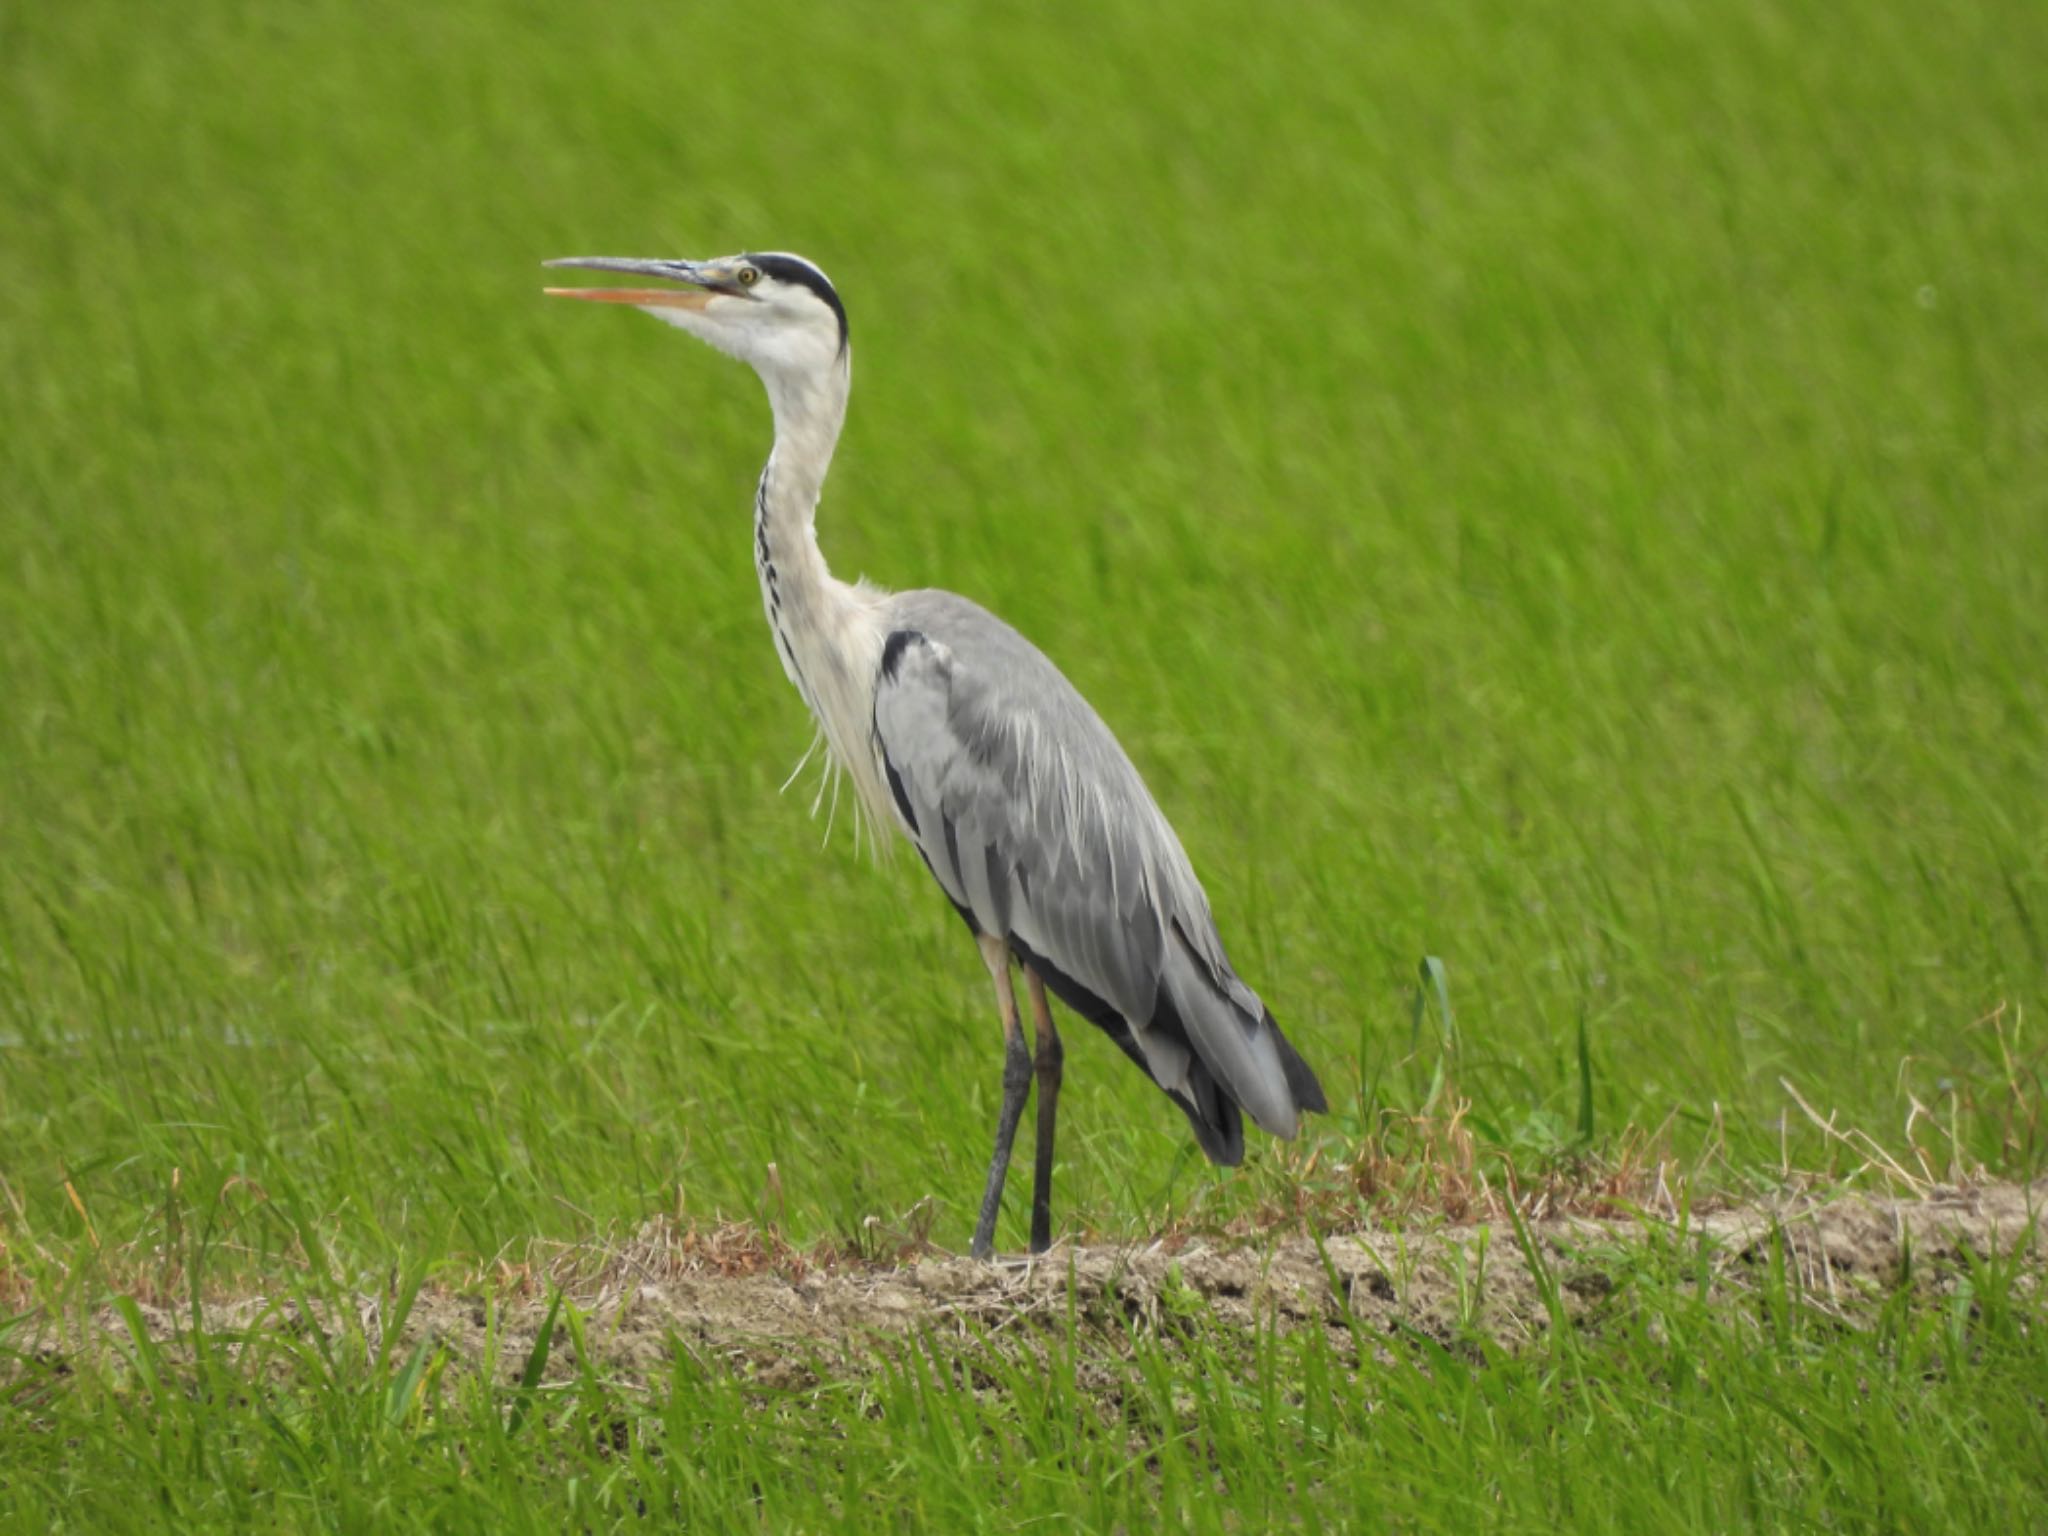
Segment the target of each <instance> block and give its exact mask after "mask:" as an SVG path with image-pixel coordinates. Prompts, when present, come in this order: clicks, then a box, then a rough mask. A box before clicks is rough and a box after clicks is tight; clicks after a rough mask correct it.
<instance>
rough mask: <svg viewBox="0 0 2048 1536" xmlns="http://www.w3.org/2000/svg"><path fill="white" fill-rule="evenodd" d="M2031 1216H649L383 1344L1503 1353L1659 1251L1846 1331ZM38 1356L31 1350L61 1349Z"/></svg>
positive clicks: (419, 1320)
mask: <svg viewBox="0 0 2048 1536" xmlns="http://www.w3.org/2000/svg"><path fill="white" fill-rule="evenodd" d="M2044 1205H2048V1182H2043V1183H2040V1184H2035V1185H2032V1186H2022V1185H2011V1184H2004V1185H1995V1184H1993V1185H1981V1186H1977V1187H1973V1188H1969V1189H1935V1190H1931V1191H1927V1192H1924V1193H1922V1194H1920V1195H1917V1196H1915V1197H1913V1198H1905V1199H1897V1198H1880V1197H1873V1196H1867V1195H1848V1196H1840V1195H1838V1196H1835V1197H1832V1198H1829V1197H1824V1196H1815V1195H1804V1196H1795V1197H1786V1198H1783V1199H1779V1200H1775V1201H1770V1202H1760V1203H1755V1204H1749V1205H1742V1206H1734V1207H1729V1208H1726V1209H1722V1210H1718V1211H1714V1212H1712V1213H1710V1214H1706V1215H1700V1216H1695V1217H1693V1218H1691V1219H1690V1220H1689V1221H1686V1222H1683V1223H1681V1222H1679V1221H1677V1220H1658V1219H1650V1218H1645V1217H1637V1218H1634V1219H1628V1220H1595V1219H1589V1218H1574V1217H1560V1218H1551V1219H1546V1220H1539V1221H1533V1222H1528V1223H1525V1224H1524V1225H1523V1227H1522V1233H1523V1234H1526V1241H1527V1248H1526V1249H1525V1247H1524V1238H1523V1237H1522V1236H1518V1234H1517V1231H1516V1228H1515V1226H1514V1224H1513V1223H1511V1222H1508V1221H1493V1222H1488V1223H1474V1224H1466V1225H1454V1226H1440V1227H1436V1228H1434V1229H1431V1230H1421V1231H1390V1230H1367V1231H1359V1232H1351V1233H1346V1234H1342V1235H1334V1236H1324V1237H1322V1238H1320V1239H1316V1238H1311V1237H1304V1236H1289V1237H1268V1238H1265V1239H1262V1240H1256V1241H1247V1242H1225V1241H1221V1240H1203V1239H1182V1240H1175V1241H1172V1242H1161V1243H1154V1244H1151V1245H1146V1246H1136V1247H1073V1246H1066V1245H1061V1246H1057V1247H1055V1248H1054V1249H1053V1250H1052V1251H1051V1252H1050V1253H1047V1254H1044V1255H1042V1256H1040V1257H1038V1258H1036V1259H1023V1258H1014V1259H999V1260H998V1261H997V1262H995V1263H993V1264H984V1263H977V1262H975V1261H973V1260H970V1259H967V1258H963V1257H958V1256H953V1255H948V1254H943V1253H938V1252H930V1251H928V1252H926V1253H924V1254H923V1255H921V1256H919V1257H916V1258H914V1259H911V1260H909V1261H907V1262H903V1263H896V1264H886V1265H885V1264H874V1263H861V1262H855V1261H845V1260H842V1261H837V1262H832V1263H826V1264H821V1263H817V1262H815V1261H813V1260H810V1259H807V1258H805V1257H804V1256H802V1255H798V1254H796V1253H795V1252H794V1251H793V1250H789V1249H786V1248H777V1247H775V1246H773V1245H771V1244H764V1243H763V1242H762V1241H760V1240H759V1239H758V1238H756V1237H754V1236H753V1235H751V1234H747V1233H743V1232H740V1231H739V1230H738V1229H725V1230H724V1231H722V1232H721V1233H719V1234H715V1235H714V1236H713V1237H712V1238H710V1239H705V1238H702V1237H700V1236H698V1235H697V1234H694V1233H686V1232H679V1231H677V1230H676V1229H674V1228H672V1227H670V1226H668V1225H667V1224H665V1223H650V1224H649V1225H648V1227H646V1228H644V1229H643V1230H642V1232H641V1233H640V1234H639V1235H638V1236H637V1237H636V1238H635V1239H634V1240H632V1241H630V1242H627V1243H624V1244H622V1245H617V1246H614V1247H609V1248H604V1249H593V1248H588V1247H586V1248H578V1249H564V1250H560V1251H558V1252H556V1253H555V1255H554V1256H553V1259H552V1261H551V1262H549V1263H548V1264H546V1265H544V1266H537V1267H522V1268H520V1269H508V1270H504V1271H502V1272H501V1274H500V1276H499V1278H498V1280H497V1282H496V1283H493V1284H491V1285H490V1286H488V1287H484V1288H481V1289H479V1290H477V1291H476V1292H474V1293H464V1292H463V1291H455V1290H450V1291H441V1292H434V1291H428V1292H425V1293H422V1294H421V1295H420V1296H419V1298H418V1300H417V1302H416V1304H415V1305H414V1307H413V1309H412V1311H411V1313H410V1315H409V1316H408V1317H407V1318H406V1319H405V1321H404V1323H403V1327H402V1337H401V1339H400V1340H399V1341H398V1342H399V1346H400V1348H401V1349H403V1350H408V1351H409V1350H410V1349H411V1348H412V1347H413V1343H414V1341H415V1340H417V1339H418V1338H421V1337H431V1338H433V1339H435V1340H438V1341H439V1342H440V1344H441V1345H442V1347H443V1348H445V1349H446V1350H447V1351H448V1352H449V1353H450V1355H451V1356H452V1357H453V1359H454V1360H455V1361H459V1362H461V1363H463V1364H465V1365H467V1366H468V1367H470V1368H477V1367H487V1368H489V1369H490V1370H491V1371H492V1372H493V1374H494V1375H496V1376H498V1377H500V1378H503V1379H507V1380H516V1379H517V1378H518V1376H519V1373H520V1371H521V1369H522V1368H523V1367H524V1365H525V1363H526V1361H527V1359H528V1356H529V1354H530V1352H531V1351H532V1349H533V1347H534V1344H535V1341H536V1339H537V1337H538V1336H539V1333H540V1331H541V1329H542V1327H543V1325H544V1320H545V1318H546V1317H547V1314H548V1305H549V1296H548V1293H549V1291H550V1290H551V1289H552V1288H553V1286H554V1285H555V1284H559V1285H561V1286H562V1288H563V1290H564V1293H565V1294H566V1295H567V1297H568V1299H569V1300H570V1301H571V1302H573V1303H574V1304H575V1305H576V1306H577V1307H578V1308H579V1309H580V1310H581V1313H582V1328H581V1330H580V1331H581V1335H582V1338H583V1341H584V1344H585V1345H586V1347H587V1348H588V1350H589V1352H590V1355H591V1356H592V1360H593V1363H594V1364H595V1365H596V1366H597V1368H598V1369H599V1370H600V1371H601V1372H602V1373H603V1374H604V1375H605V1376H607V1377H609V1378H611V1379H614V1380H620V1381H628V1382H631V1381H646V1380H650V1379H654V1378H658V1377H660V1376H661V1375H663V1374H664V1373H665V1372H666V1371H667V1370H668V1368H669V1366H670V1363H671V1361H672V1360H673V1359H674V1357H675V1355H676V1353H677V1351H679V1350H682V1351H688V1352H689V1353H690V1354H691V1355H693V1356H695V1357H696V1358H698V1359H699V1360H702V1361H706V1362H714V1361H716V1362H722V1363H724V1364H726V1365H728V1366H730V1367H732V1368H735V1369H738V1370H740V1371H742V1372H744V1373H746V1374H748V1375H750V1376H754V1377H756V1378H758V1379H760V1380H762V1381H763V1382H764V1384H775V1383H788V1384H792V1385H794V1384H798V1383H800V1382H803V1381H806V1380H809V1379H812V1378H813V1377H814V1376H815V1374H816V1373H818V1372H819V1371H820V1370H821V1369H824V1368H827V1367H829V1366H830V1365H831V1364H832V1363H833V1362H835V1361H836V1362H844V1361H846V1360H848V1359H849V1358H857V1357H859V1356H860V1355H862V1354H863V1353H872V1352H873V1351H874V1350H875V1349H876V1348H877V1347H878V1346H880V1347H883V1348H886V1347H887V1346H888V1344H889V1342H890V1341H892V1340H898V1341H900V1340H903V1339H906V1338H921V1339H931V1340H934V1341H937V1340H942V1339H944V1338H946V1337H949V1336H950V1337H954V1338H957V1339H960V1340H963V1341H965V1340H982V1341H990V1342H994V1343H996V1344H997V1345H1002V1344H1004V1343H1006V1342H1014V1343H1017V1344H1020V1345H1028V1344H1029V1343H1030V1342H1031V1341H1032V1340H1034V1339H1038V1338H1043V1337H1045V1336H1046V1335H1047V1333H1048V1332H1050V1331H1052V1330H1059V1331H1064V1330H1066V1329H1067V1328H1069V1327H1070V1326H1072V1327H1078V1328H1081V1329H1083V1330H1086V1331H1089V1332H1091V1333H1092V1334H1095V1335H1099V1337H1100V1338H1101V1339H1102V1341H1103V1343H1104V1346H1105V1347H1111V1348H1113V1347H1116V1346H1117V1345H1118V1343H1119V1342H1122V1341H1127V1340H1128V1339H1129V1337H1130V1330H1131V1329H1132V1328H1134V1327H1135V1328H1137V1329H1141V1330H1148V1331H1159V1332H1162V1333H1165V1334H1169V1335H1170V1334H1171V1333H1172V1332H1173V1331H1174V1330H1176V1329H1181V1328H1187V1327H1191V1326H1193V1325H1194V1324H1196V1323H1197V1322H1199V1321H1201V1320H1204V1319H1206V1322H1207V1325H1208V1326H1220V1327H1223V1328H1226V1329H1229V1328H1235V1329H1241V1330H1250V1329H1253V1328H1255V1327H1259V1326H1264V1325H1268V1324H1272V1325H1277V1326H1278V1327H1280V1328H1282V1329H1294V1328H1302V1327H1315V1328H1324V1329H1328V1330H1330V1331H1331V1333H1332V1336H1333V1338H1335V1339H1337V1340H1339V1341H1340V1342H1344V1343H1348V1341H1349V1340H1350V1339H1351V1338H1352V1337H1353V1336H1354V1335H1353V1334H1352V1328H1353V1326H1354V1324H1355V1325H1356V1326H1357V1327H1358V1328H1360V1329H1361V1330H1362V1334H1361V1335H1360V1336H1364V1337H1371V1336H1373V1335H1375V1334H1378V1335H1384V1334H1386V1333H1387V1332H1389V1331H1390V1330H1393V1329H1396V1328H1397V1327H1400V1326H1403V1325H1405V1326H1407V1327H1410V1328H1415V1329H1420V1330H1422V1331H1424V1332H1427V1333H1429V1334H1432V1335H1434V1336H1436V1337H1438V1338H1442V1339H1446V1340H1450V1339H1457V1338H1471V1337H1474V1336H1476V1335H1483V1336H1485V1337H1488V1338H1491V1339H1492V1340H1494V1341H1495V1342H1496V1343H1498V1344H1500V1345H1503V1346H1505V1347H1508V1348H1514V1347H1516V1346H1517V1345H1519V1344H1521V1343H1524V1342H1526V1341H1528V1340H1530V1339H1533V1338H1535V1337H1536V1336H1538V1335H1539V1334H1540V1333H1541V1332H1542V1331H1543V1330H1545V1329H1547V1328H1549V1327H1551V1326H1553V1311H1552V1307H1553V1301H1552V1300H1551V1299H1550V1298H1554V1305H1555V1307H1556V1309H1557V1315H1559V1316H1561V1317H1562V1318H1563V1319H1564V1320H1565V1321H1566V1322H1567V1323H1568V1325H1571V1326H1598V1323H1599V1320H1600V1314H1601V1312H1602V1310H1603V1309H1605V1308H1609V1307H1612V1306H1615V1305H1618V1304H1620V1297H1619V1295H1618V1293H1619V1292H1620V1291H1621V1290H1623V1289H1624V1288H1625V1287H1626V1285H1627V1283H1628V1275H1629V1273H1630V1272H1631V1270H1632V1269H1634V1268H1636V1267H1638V1266H1641V1265H1642V1264H1644V1263H1646V1262H1652V1263H1654V1262H1664V1261H1667V1260H1668V1259H1670V1258H1673V1257H1678V1258H1682V1259H1683V1261H1684V1263H1685V1264H1686V1266H1687V1269H1688V1271H1689V1272H1693V1271H1697V1272H1699V1273H1701V1274H1702V1275H1703V1277H1704V1279H1705V1282H1706V1283H1707V1284H1708V1285H1709V1286H1710V1287H1711V1288H1712V1289H1713V1290H1714V1291H1715V1292H1716V1293H1717V1294H1720V1295H1723V1296H1726V1297H1728V1298H1729V1299H1731V1300H1734V1299H1736V1298H1739V1297H1741V1296H1743V1295H1745V1294H1749V1293H1752V1292H1754V1291H1755V1289H1756V1287H1757V1284H1758V1281H1759V1277H1760V1272H1761V1269H1762V1267H1763V1266H1766V1265H1770V1264H1774V1263H1782V1265H1783V1266H1784V1271H1785V1274H1786V1276H1787V1280H1788V1283H1789V1284H1790V1285H1791V1286H1792V1288H1793V1289H1794V1291H1795V1293H1796V1294H1797V1295H1798V1296H1799V1297H1800V1299H1801V1301H1802V1303H1803V1304H1804V1305H1807V1306H1810V1307H1814V1308H1819V1309H1823V1310H1825V1311H1828V1312H1831V1313H1833V1314H1835V1315H1837V1316H1838V1317H1840V1318H1841V1319H1842V1320H1843V1322H1844V1323H1845V1324H1846V1325H1849V1326H1856V1325H1858V1323H1859V1322H1860V1320H1861V1319H1862V1318H1863V1317H1865V1316H1867V1315H1868V1314H1869V1312H1870V1311H1871V1309H1872V1308H1873V1306H1874V1304H1875V1303H1876V1301H1877V1300H1878V1299H1879V1298H1881V1297H1883V1296H1885V1295H1888V1294H1891V1293H1892V1292H1894V1291H1895V1290H1896V1289H1897V1288H1898V1287H1899V1286H1900V1285H1902V1284H1904V1285H1910V1286H1913V1287H1915V1288H1916V1289H1919V1290H1921V1291H1923V1292H1929V1293H1937V1294H1938V1293H1940V1292H1942V1291H1944V1290H1948V1289H1952V1288H1953V1286H1954V1284H1955V1281H1956V1276H1957V1275H1958V1274H1959V1273H1960V1272H1961V1270H1962V1266H1963V1264H1964V1262H1965V1257H1966V1255H1968V1256H1974V1257H1975V1258H1978V1259H1982V1258H1987V1257H1992V1256H1999V1257H2010V1258H2012V1259H2014V1260H2016V1261H2017V1262H2018V1263H2019V1264H2020V1265H2021V1266H2022V1274H2021V1276H2020V1278H2019V1281H2018V1282H2017V1283H2018V1284H2019V1285H2020V1286H2022V1287H2024V1288H2029V1289H2031V1288H2032V1287H2034V1286H2037V1285H2038V1284H2039V1283H2040V1280H2041V1277H2042V1273H2043V1270H2044V1268H2048V1233H2044V1232H2043V1230H2042V1228H2041V1226H2040V1225H2039V1224H2038V1223H2037V1222H2036V1220H2035V1214H2036V1212H2037V1211H2039V1210H2041V1209H2042V1207H2043V1206H2044ZM1532 1253H1533V1255H1534V1256H1535V1259H1536V1261H1537V1262H1536V1265H1534V1266H1532V1264H1531V1262H1530V1255H1531V1254H1532ZM1659 1255H1662V1256H1664V1259H1662V1260H1660V1258H1659ZM486 1292H488V1299H487V1295H486ZM392 1305H393V1303H392V1298H391V1297H390V1296H389V1295H374V1294H364V1295H361V1296H359V1297H358V1298H356V1300H355V1303H354V1306H353V1308H352V1309H351V1308H349V1307H346V1306H344V1307H334V1306H330V1305H324V1304H316V1305H312V1306H310V1307H304V1308H302V1307H301V1305H300V1304H299V1303H297V1302H293V1301H289V1300H287V1301H278V1300H276V1299H273V1298H266V1297H260V1296H258V1297H246V1298H241V1299H236V1300H226V1301H220V1302H214V1303H209V1304H208V1305H207V1307H206V1308H205V1313H206V1320H207V1324H208V1331H209V1333H210V1334H212V1335H213V1337H214V1338H215V1339H216V1340H222V1339H226V1340H229V1341H232V1340H233V1339H234V1338H235V1336H237V1335H239V1336H240V1337H241V1338H242V1339H243V1340H245V1341H250V1342H256V1341H260V1339H261V1336H262V1335H263V1334H264V1333H265V1332H267V1331H272V1330H286V1331H291V1332H303V1331H305V1330H307V1329H309V1328H317V1329H319V1330H320V1331H322V1332H323V1333H326V1334H328V1335H330V1336H333V1335H336V1334H341V1335H354V1336H355V1337H356V1338H358V1339H359V1340H361V1341H362V1343H363V1344H365V1345H367V1346H368V1347H369V1348H372V1349H375V1348H378V1347H380V1345H381V1343H382V1335H383V1331H384V1327H385V1318H386V1317H387V1315H389V1312H390V1309H391V1307H392ZM1347 1310H1348V1312H1349V1314H1350V1318H1349V1320H1347V1317H1346V1313H1347ZM141 1312H142V1317H143V1319H144V1321H145V1323H146V1325H147V1326H148V1328H149V1329H150V1331H151V1332H152V1333H153V1334H155V1335H156V1336H157V1337H158V1338H159V1339H160V1340H161V1341H163V1342H164V1343H165V1344H167V1345H169V1346H170V1347H171V1348H173V1349H176V1348H177V1347H178V1343H179V1341H180V1339H181V1336H182V1335H183V1334H184V1333H185V1332H186V1331H187V1330H189V1328H190V1324H191V1314H190V1311H189V1308H186V1307H160V1306H142V1307H141ZM1070 1320H1071V1321H1070ZM94 1321H95V1323H96V1324H97V1329H98V1331H99V1332H100V1333H101V1335H102V1337H103V1338H110V1339H112V1340H115V1341H119V1340H121V1339H123V1338H124V1336H125V1333H126V1326H127V1325H126V1324H125V1323H124V1322H123V1321H122V1320H121V1318H120V1316H119V1314H118V1313H117V1312H115V1311H114V1309H112V1308H111V1307H109V1308H107V1309H104V1310H103V1311H102V1312H101V1313H99V1314H98V1315H97V1316H96V1318H95V1320H94ZM79 1342H82V1341H77V1340H74V1341H73V1345H74V1347H75V1346H76V1344H77V1343H79ZM50 1345H51V1347H50V1348H49V1349H47V1350H46V1352H47V1353H58V1352H63V1351H62V1347H61V1345H59V1344H58V1342H57V1341H56V1340H54V1339H52V1340H51V1341H50ZM578 1367H579V1362H578V1360H577V1358H576V1350H575V1345H574V1343H573V1340H572V1338H571V1335H570V1331H569V1330H568V1329H566V1328H558V1329H557V1330H556V1331H555V1334H554V1338H553V1347H552V1349H551V1351H550V1354H549V1358H548V1366H547V1372H546V1376H547V1379H550V1380H559V1379H562V1378H564V1377H566V1376H568V1375H570V1374H572V1373H573V1372H575V1371H576V1370H577V1369H578Z"/></svg>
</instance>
